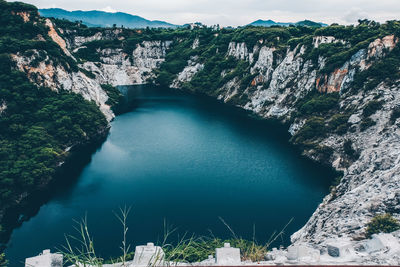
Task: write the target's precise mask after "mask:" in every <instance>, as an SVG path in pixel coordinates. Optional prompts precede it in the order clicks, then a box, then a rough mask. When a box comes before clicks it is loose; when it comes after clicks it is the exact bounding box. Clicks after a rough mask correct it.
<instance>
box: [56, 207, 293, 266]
mask: <svg viewBox="0 0 400 267" xmlns="http://www.w3.org/2000/svg"><path fill="white" fill-rule="evenodd" d="M130 210H131V209H130V208H128V207H124V208H120V210H119V212H118V213H114V215H115V216H116V217H117V218H118V220H119V221H120V223H121V226H122V245H121V247H120V249H121V252H122V255H121V256H120V257H118V258H111V259H109V260H104V259H103V258H100V257H99V256H98V255H97V253H96V250H95V244H94V239H93V237H92V236H91V234H90V231H89V227H88V222H87V218H86V217H85V218H83V219H82V220H81V221H75V223H76V225H75V226H74V229H75V230H76V235H66V237H65V238H66V245H64V246H63V247H62V249H61V253H62V254H63V255H64V259H65V260H66V263H71V264H76V263H77V262H79V263H81V264H83V265H85V266H86V265H93V266H103V264H105V263H117V262H119V263H122V265H124V264H125V263H126V261H129V260H132V259H133V258H134V252H132V251H130V249H131V246H130V244H128V241H127V233H128V230H129V229H128V227H127V220H128V216H129V213H130ZM220 220H221V222H222V223H223V224H224V225H225V226H226V227H227V229H228V230H229V231H230V232H231V234H232V238H230V239H225V240H222V239H219V238H215V237H214V236H212V237H206V236H201V237H196V236H194V235H191V236H189V235H188V234H187V233H185V234H183V235H180V234H179V233H177V228H170V227H169V226H168V225H167V224H166V222H165V221H164V232H163V236H162V238H161V241H159V242H158V244H157V246H160V247H161V248H162V250H163V251H164V253H165V256H164V257H162V255H161V253H160V254H155V255H153V258H152V259H151V261H152V262H151V263H152V264H150V265H151V266H153V265H156V264H155V263H162V262H165V263H166V265H167V266H170V264H171V263H172V264H173V265H175V264H176V263H178V262H185V263H193V262H199V261H203V260H205V259H207V258H208V256H209V255H214V253H215V249H216V248H220V247H223V246H224V243H230V244H231V246H232V247H236V248H239V249H240V253H241V260H242V261H248V260H251V261H253V262H258V261H262V260H264V259H265V255H266V253H267V252H268V249H269V247H270V245H271V244H272V243H274V242H275V241H277V240H278V238H280V237H282V235H283V234H284V232H285V230H286V227H287V226H288V225H289V224H290V223H291V221H292V220H290V221H289V222H288V223H287V224H286V225H285V226H283V228H282V229H281V231H280V232H275V233H274V234H272V236H271V237H270V239H269V241H268V242H267V243H266V244H258V243H257V242H256V241H255V240H254V237H253V240H246V239H243V238H241V237H239V236H237V235H236V234H235V232H234V231H233V230H232V228H231V227H230V226H229V225H227V224H226V222H225V221H224V220H223V219H222V218H220ZM254 235H255V233H254ZM175 236H176V237H175ZM170 239H176V242H170V241H169V240H170Z"/></svg>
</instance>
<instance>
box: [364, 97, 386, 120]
mask: <svg viewBox="0 0 400 267" xmlns="http://www.w3.org/2000/svg"><path fill="white" fill-rule="evenodd" d="M381 107H382V102H381V101H377V100H371V101H369V102H368V103H367V104H366V105H365V107H364V110H363V116H364V117H369V116H371V115H372V114H374V113H375V112H376V111H377V110H379V109H380V108H381Z"/></svg>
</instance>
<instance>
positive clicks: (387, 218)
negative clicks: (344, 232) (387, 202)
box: [366, 213, 400, 237]
mask: <svg viewBox="0 0 400 267" xmlns="http://www.w3.org/2000/svg"><path fill="white" fill-rule="evenodd" d="M399 229H400V223H399V221H398V220H396V219H395V218H393V216H392V215H391V214H389V213H386V214H382V215H377V216H375V217H374V218H373V219H372V220H371V221H370V222H369V223H368V224H367V230H366V235H367V237H371V236H372V235H373V234H378V233H391V232H394V231H397V230H399Z"/></svg>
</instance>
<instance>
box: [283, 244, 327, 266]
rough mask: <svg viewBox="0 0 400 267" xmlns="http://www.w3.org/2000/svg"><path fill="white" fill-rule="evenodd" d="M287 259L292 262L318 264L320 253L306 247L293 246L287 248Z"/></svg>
mask: <svg viewBox="0 0 400 267" xmlns="http://www.w3.org/2000/svg"><path fill="white" fill-rule="evenodd" d="M287 258H288V260H292V261H305V262H318V261H319V259H320V252H319V250H318V249H314V248H311V247H308V246H306V245H293V246H290V247H289V248H288V254H287Z"/></svg>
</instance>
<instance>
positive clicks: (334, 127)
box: [329, 114, 350, 135]
mask: <svg viewBox="0 0 400 267" xmlns="http://www.w3.org/2000/svg"><path fill="white" fill-rule="evenodd" d="M349 117H350V115H349V114H335V115H333V116H332V117H331V119H330V121H329V128H330V130H331V131H333V132H334V133H337V134H340V135H343V134H345V133H346V132H347V130H348V128H349V123H348V120H349Z"/></svg>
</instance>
